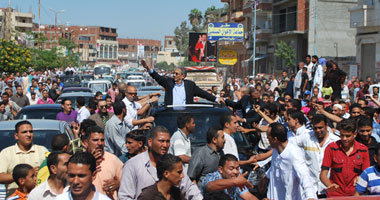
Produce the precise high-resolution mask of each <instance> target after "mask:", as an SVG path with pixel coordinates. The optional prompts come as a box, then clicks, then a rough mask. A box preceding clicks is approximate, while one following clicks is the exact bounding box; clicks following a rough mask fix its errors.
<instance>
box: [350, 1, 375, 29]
mask: <svg viewBox="0 0 380 200" xmlns="http://www.w3.org/2000/svg"><path fill="white" fill-rule="evenodd" d="M349 12H350V27H351V28H363V27H370V26H380V22H379V20H376V12H375V9H374V6H370V5H360V6H356V7H354V8H350V9H349Z"/></svg>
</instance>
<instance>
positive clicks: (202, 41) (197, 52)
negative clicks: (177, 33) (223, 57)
mask: <svg viewBox="0 0 380 200" xmlns="http://www.w3.org/2000/svg"><path fill="white" fill-rule="evenodd" d="M216 55H217V43H216V41H208V40H207V33H189V49H188V60H189V61H192V62H216V58H217V57H216Z"/></svg>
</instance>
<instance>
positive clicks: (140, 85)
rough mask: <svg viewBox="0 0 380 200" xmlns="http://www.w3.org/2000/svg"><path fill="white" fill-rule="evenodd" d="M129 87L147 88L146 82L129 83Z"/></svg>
mask: <svg viewBox="0 0 380 200" xmlns="http://www.w3.org/2000/svg"><path fill="white" fill-rule="evenodd" d="M127 85H133V86H136V87H143V86H145V83H144V82H128V84H127Z"/></svg>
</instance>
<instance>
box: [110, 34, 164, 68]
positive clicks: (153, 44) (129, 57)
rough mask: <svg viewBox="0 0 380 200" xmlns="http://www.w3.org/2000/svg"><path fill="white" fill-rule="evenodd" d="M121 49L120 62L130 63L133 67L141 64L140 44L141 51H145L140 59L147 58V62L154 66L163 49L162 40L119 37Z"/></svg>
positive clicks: (119, 52)
mask: <svg viewBox="0 0 380 200" xmlns="http://www.w3.org/2000/svg"><path fill="white" fill-rule="evenodd" d="M117 40H118V43H119V49H118V56H119V59H120V63H121V64H124V65H126V64H127V65H129V66H130V67H132V68H136V67H137V66H138V65H139V61H138V59H139V57H138V55H137V53H138V48H139V47H138V46H139V45H140V46H141V47H140V48H143V50H142V49H141V50H140V51H143V54H142V55H143V57H142V58H140V59H145V60H146V61H147V64H148V65H150V66H153V67H154V65H155V64H156V63H157V54H158V52H159V51H161V48H162V46H161V41H160V40H150V39H137V38H118V39H117Z"/></svg>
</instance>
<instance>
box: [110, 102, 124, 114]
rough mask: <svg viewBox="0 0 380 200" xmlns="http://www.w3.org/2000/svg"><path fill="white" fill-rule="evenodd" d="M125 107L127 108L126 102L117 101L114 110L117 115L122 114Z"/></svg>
mask: <svg viewBox="0 0 380 200" xmlns="http://www.w3.org/2000/svg"><path fill="white" fill-rule="evenodd" d="M123 109H127V107H126V106H125V104H124V102H122V101H115V103H113V111H114V114H115V115H120V114H121V113H123Z"/></svg>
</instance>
